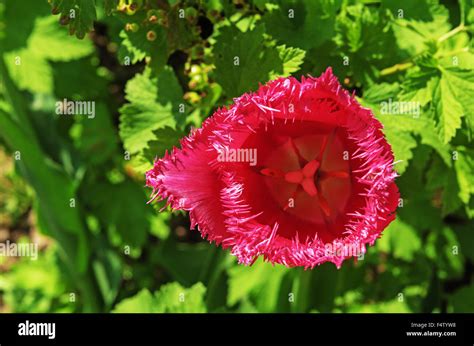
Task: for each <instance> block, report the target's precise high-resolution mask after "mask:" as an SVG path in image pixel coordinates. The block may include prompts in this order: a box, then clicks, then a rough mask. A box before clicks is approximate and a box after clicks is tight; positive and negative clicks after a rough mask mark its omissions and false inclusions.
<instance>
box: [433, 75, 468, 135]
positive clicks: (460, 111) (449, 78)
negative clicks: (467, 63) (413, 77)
mask: <svg viewBox="0 0 474 346" xmlns="http://www.w3.org/2000/svg"><path fill="white" fill-rule="evenodd" d="M441 71H442V79H444V80H445V84H446V86H447V87H448V88H449V91H450V92H449V93H448V95H442V96H446V97H448V100H447V101H446V102H447V103H449V104H451V105H452V106H453V107H455V110H456V113H455V114H453V116H455V117H456V116H458V117H461V116H466V119H467V121H468V125H469V126H470V128H471V130H474V100H473V98H472V97H471V95H473V94H474V70H472V69H471V70H465V69H460V68H442V69H441ZM452 112H453V111H452Z"/></svg>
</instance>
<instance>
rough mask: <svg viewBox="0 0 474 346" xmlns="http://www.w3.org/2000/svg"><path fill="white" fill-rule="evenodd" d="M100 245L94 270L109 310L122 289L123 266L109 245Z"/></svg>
mask: <svg viewBox="0 0 474 346" xmlns="http://www.w3.org/2000/svg"><path fill="white" fill-rule="evenodd" d="M99 244H100V247H99V251H96V253H97V255H96V256H97V258H94V259H93V260H92V269H93V271H94V274H95V277H96V280H97V284H98V286H99V289H100V292H101V293H102V297H103V299H104V302H105V305H106V308H107V309H109V308H110V307H111V305H112V303H113V301H114V300H115V298H116V296H117V293H118V290H119V287H120V281H121V278H122V265H121V261H120V257H119V256H118V254H117V253H116V252H114V251H112V250H111V249H110V248H108V246H107V243H105V242H104V243H102V242H101V243H99Z"/></svg>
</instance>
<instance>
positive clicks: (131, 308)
mask: <svg viewBox="0 0 474 346" xmlns="http://www.w3.org/2000/svg"><path fill="white" fill-rule="evenodd" d="M154 300H155V298H154V297H153V295H152V294H151V293H150V291H148V290H147V289H146V288H145V289H142V290H141V291H140V292H138V293H137V294H136V295H134V296H133V297H130V298H126V299H124V300H122V301H121V302H120V303H118V304H117V305H116V306H115V308H114V310H113V311H112V312H115V313H153V312H158V311H156V310H157V308H156V303H155V301H154Z"/></svg>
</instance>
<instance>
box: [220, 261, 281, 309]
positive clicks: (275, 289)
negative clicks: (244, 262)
mask: <svg viewBox="0 0 474 346" xmlns="http://www.w3.org/2000/svg"><path fill="white" fill-rule="evenodd" d="M287 271H288V269H287V268H285V267H283V266H281V265H277V266H273V265H271V264H270V263H268V262H263V261H262V260H257V261H256V262H255V263H254V264H253V265H252V266H251V267H245V266H234V267H231V268H229V269H228V273H229V281H228V283H229V294H228V296H227V304H228V305H229V306H232V305H234V304H236V303H238V302H240V301H243V300H244V299H245V298H247V297H253V298H254V299H255V302H256V304H257V305H258V307H259V311H260V312H270V311H274V309H275V307H276V304H277V303H278V300H279V293H280V292H279V291H280V290H279V288H280V283H281V281H282V280H283V277H284V275H285V274H286V273H287ZM287 295H288V293H286V296H287Z"/></svg>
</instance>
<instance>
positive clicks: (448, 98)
mask: <svg viewBox="0 0 474 346" xmlns="http://www.w3.org/2000/svg"><path fill="white" fill-rule="evenodd" d="M433 102H434V107H435V112H436V115H437V121H438V124H437V127H438V131H439V132H440V135H441V138H442V139H443V141H444V143H449V142H450V141H451V138H453V137H454V135H455V134H456V130H457V129H459V128H460V127H461V117H462V116H463V113H464V112H463V108H462V106H461V104H460V103H459V101H458V100H457V99H456V96H455V94H454V89H453V86H452V84H451V83H450V81H449V80H448V79H447V78H446V77H442V78H441V79H440V80H439V82H438V84H437V86H436V88H435V90H434V94H433Z"/></svg>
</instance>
